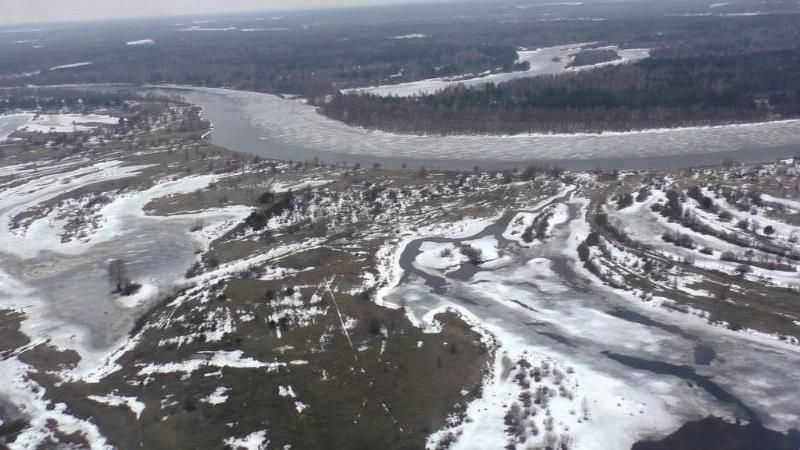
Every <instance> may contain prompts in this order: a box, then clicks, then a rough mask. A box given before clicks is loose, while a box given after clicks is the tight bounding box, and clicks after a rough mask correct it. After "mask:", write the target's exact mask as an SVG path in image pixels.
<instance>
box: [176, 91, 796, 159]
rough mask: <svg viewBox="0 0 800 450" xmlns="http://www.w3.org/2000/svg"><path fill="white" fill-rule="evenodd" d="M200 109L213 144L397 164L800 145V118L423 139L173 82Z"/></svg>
mask: <svg viewBox="0 0 800 450" xmlns="http://www.w3.org/2000/svg"><path fill="white" fill-rule="evenodd" d="M163 92H167V93H171V94H173V95H174V94H179V95H181V96H183V97H184V98H185V99H186V100H187V101H189V102H191V103H194V104H196V105H199V106H200V107H202V108H203V113H204V115H205V117H206V118H208V119H209V120H210V121H211V122H212V123H213V125H214V130H213V132H212V133H211V139H212V141H213V142H214V143H216V144H219V145H222V146H224V147H228V148H230V149H232V150H238V151H242V152H246V153H251V154H255V155H259V156H262V157H265V158H275V159H283V160H294V161H313V160H314V159H315V158H317V159H319V160H321V161H324V162H328V163H336V162H346V163H349V164H355V163H359V164H361V165H364V166H371V165H373V164H375V163H378V164H381V165H382V166H384V167H394V168H399V167H401V166H402V165H404V164H405V165H406V166H408V167H412V168H417V167H420V166H425V167H427V168H441V169H457V170H464V169H472V168H473V167H474V166H479V167H481V168H484V169H491V168H513V167H520V168H521V167H523V166H524V165H525V164H527V163H536V164H542V165H551V166H559V167H562V168H566V169H574V170H591V169H595V168H604V169H612V168H616V169H645V168H656V169H673V168H686V167H696V166H700V165H713V164H720V163H722V162H723V161H725V160H728V159H732V160H736V161H740V162H763V161H770V160H775V159H782V158H788V157H792V156H794V155H795V154H797V152H798V149H800V120H788V121H781V122H768V123H761V124H745V125H730V126H719V127H698V128H678V129H665V130H651V131H641V132H630V133H604V134H572V135H514V136H482V135H475V136H417V135H400V134H392V133H386V132H382V131H370V130H365V129H362V128H356V127H351V126H348V125H345V124H343V123H341V122H338V121H335V120H332V119H329V118H327V117H325V116H323V115H321V114H318V113H317V112H316V110H315V108H314V107H313V106H310V105H308V104H307V103H306V102H304V101H303V100H301V99H289V98H282V97H278V96H275V95H271V94H263V93H257V92H248V91H235V90H225V89H210V88H180V89H177V88H173V89H169V90H164V91H163Z"/></svg>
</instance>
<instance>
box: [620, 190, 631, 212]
mask: <svg viewBox="0 0 800 450" xmlns="http://www.w3.org/2000/svg"><path fill="white" fill-rule="evenodd" d="M632 204H633V195H631V194H630V193H626V194H622V195H620V196H619V199H618V200H617V209H625V208H627V207H628V206H631V205H632Z"/></svg>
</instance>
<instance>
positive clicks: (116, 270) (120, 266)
mask: <svg viewBox="0 0 800 450" xmlns="http://www.w3.org/2000/svg"><path fill="white" fill-rule="evenodd" d="M108 282H109V283H111V285H112V286H115V290H114V292H123V291H125V290H126V289H127V288H128V286H129V285H130V283H131V280H130V278H129V277H128V267H127V266H126V264H125V260H123V259H119V258H118V259H112V260H111V262H109V263H108Z"/></svg>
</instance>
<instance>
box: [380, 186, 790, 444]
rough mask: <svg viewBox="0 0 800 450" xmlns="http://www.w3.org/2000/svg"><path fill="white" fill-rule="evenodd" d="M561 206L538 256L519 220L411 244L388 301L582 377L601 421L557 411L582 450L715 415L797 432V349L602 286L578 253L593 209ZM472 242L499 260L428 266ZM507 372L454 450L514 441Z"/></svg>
mask: <svg viewBox="0 0 800 450" xmlns="http://www.w3.org/2000/svg"><path fill="white" fill-rule="evenodd" d="M556 203H561V204H562V205H563V206H561V208H562V211H565V214H564V221H563V222H561V223H560V224H558V225H556V226H555V227H554V229H553V231H552V234H553V236H552V237H551V238H549V239H548V240H547V241H546V242H544V243H538V244H535V245H533V246H531V247H523V246H521V245H519V244H518V243H517V242H516V241H512V240H509V239H506V238H505V237H504V232H505V230H506V229H507V227H508V224H509V222H510V220H511V218H512V217H514V215H513V214H506V215H505V216H504V217H503V218H501V219H500V220H498V221H496V222H494V223H493V224H490V225H489V226H487V227H486V228H485V229H483V230H482V231H480V232H479V233H477V234H473V235H470V236H458V237H457V238H446V237H444V238H443V237H439V238H422V239H418V240H415V241H411V242H409V243H408V244H407V245H406V246H405V249H404V251H403V254H402V255H401V257H400V261H399V263H400V266H401V267H402V269H403V270H404V275H403V278H402V279H401V281H400V283H399V284H398V286H397V287H396V288H395V289H393V290H392V291H391V292H390V293H388V295H387V296H386V297H385V300H386V301H387V302H389V303H393V304H397V305H405V306H406V307H407V308H408V310H409V311H410V314H411V315H413V316H415V317H416V318H417V319H418V320H420V321H421V322H422V323H423V325H429V324H430V323H431V321H432V319H433V315H434V314H435V313H436V312H437V311H442V310H443V309H446V308H455V309H457V310H459V311H461V312H462V313H463V314H465V315H467V317H471V318H473V319H474V320H475V321H476V323H479V324H480V326H482V327H485V328H486V329H487V330H489V331H490V332H491V333H492V334H494V335H495V336H497V339H498V355H508V356H509V357H510V359H511V360H512V361H517V360H518V359H519V358H521V357H523V356H524V357H526V358H528V360H529V361H531V363H532V364H533V365H534V366H535V365H536V364H537V361H539V362H540V361H543V360H551V361H558V362H562V363H564V364H567V365H569V366H570V367H573V368H575V377H576V378H577V382H576V383H575V385H576V386H579V387H578V388H576V398H580V397H581V396H586V398H587V399H588V403H589V404H590V405H591V406H590V408H593V409H594V412H593V416H592V417H595V419H592V420H589V421H581V420H577V421H576V420H575V415H574V409H577V408H575V407H572V408H574V409H573V410H572V412H569V411H570V406H563V405H559V404H553V405H551V407H550V408H551V410H552V415H553V417H554V418H555V421H556V423H558V424H561V427H562V428H563V429H565V430H567V432H569V433H575V435H576V436H577V437H578V440H577V441H576V442H575V444H576V445H575V447H574V448H581V449H584V448H630V446H631V444H632V443H633V442H634V441H636V440H637V439H642V438H644V437H651V436H664V435H666V434H669V433H671V432H673V431H674V430H676V429H677V428H678V427H679V426H680V425H681V424H683V423H684V422H686V421H690V420H698V419H701V418H704V417H706V416H708V415H716V416H722V417H727V418H728V419H729V420H734V419H735V420H741V421H743V422H746V423H750V424H751V427H750V428H748V430H749V431H748V432H751V433H753V434H752V436H753V437H755V436H756V435H757V433H759V432H761V431H760V430H763V429H762V428H761V426H762V424H763V425H764V426H767V427H770V428H775V429H779V430H782V431H783V430H786V429H787V428H797V426H798V424H800V403H798V401H797V395H796V389H795V385H796V382H795V381H793V380H794V378H795V377H796V374H797V373H798V371H800V352H798V350H797V348H792V346H788V345H783V344H782V343H779V342H772V341H769V340H766V339H760V338H756V337H753V336H749V335H746V334H737V333H734V332H731V331H729V330H725V329H723V328H720V327H714V326H711V325H708V324H707V323H705V321H704V320H703V319H699V318H697V317H695V316H691V315H686V314H681V313H675V312H672V313H670V312H667V311H666V310H664V309H661V308H655V307H653V306H650V305H648V304H646V303H643V302H641V301H640V300H639V299H631V298H628V297H623V296H621V295H618V294H616V293H615V292H613V291H611V290H610V289H608V288H606V287H604V286H601V285H598V284H597V283H595V282H593V281H590V280H589V277H587V276H586V274H584V273H583V272H584V271H583V270H582V269H580V268H578V267H576V264H575V261H574V259H573V257H572V256H570V251H569V250H568V249H570V248H573V249H574V247H575V246H576V245H577V241H576V239H578V236H577V234H580V232H581V230H583V229H584V228H585V224H584V223H583V222H582V219H581V217H582V209H583V208H585V205H586V203H585V202H584V201H582V200H580V199H578V200H571V199H569V198H568V197H565V198H562V199H559V200H556ZM465 243H467V244H470V245H473V246H479V247H481V248H483V250H484V251H483V254H484V255H488V256H489V258H488V259H489V261H487V262H484V263H482V264H480V265H479V266H475V265H472V264H470V263H465V264H462V265H461V266H457V267H458V268H457V269H453V268H452V267H450V268H448V269H444V270H435V269H433V270H432V269H431V268H430V265H429V266H425V261H430V260H431V259H430V258H432V257H433V258H435V255H437V254H438V248H435V249H434V250H433V252H432V254H433V256H430V253H431V252H429V256H428V257H427V258H428V259H423V258H421V257H420V255H421V252H422V251H424V250H425V249H426V248H428V249H429V250H430V249H431V248H432V247H435V246H442V245H448V244H452V245H456V246H458V245H463V244H465ZM498 359H500V358H499V357H498ZM502 370H503V369H502V367H501V365H500V364H497V365H496V370H495V373H494V379H493V380H492V381H491V382H489V384H488V385H487V386H486V388H485V389H486V390H485V392H484V398H483V399H482V400H480V401H478V402H476V404H474V405H472V406H471V407H470V410H469V411H468V414H469V415H470V417H471V418H472V421H471V422H468V423H466V424H465V425H464V426H463V428H462V430H461V431H462V433H463V434H462V438H461V439H459V441H458V442H457V444H456V445H455V446H454V447H453V448H456V449H458V448H474V445H475V444H476V443H480V442H484V441H485V442H486V443H487V444H488V443H489V442H502V441H503V439H504V437H505V433H506V427H505V413H506V407H507V406H508V405H510V403H512V402H513V401H515V400H516V399H517V394H518V392H516V391H514V390H513V389H511V388H510V387H509V386H513V385H514V383H512V382H510V381H506V380H503V379H502V375H501V372H502ZM562 384H563V383H562ZM566 384H568V385H569V384H570V382H566ZM576 403H577V402H576ZM707 438H708V436H694V437H693V438H692V439H694V440H697V441H702V440H703V439H707ZM532 439H535V438H532ZM571 448H572V447H571Z"/></svg>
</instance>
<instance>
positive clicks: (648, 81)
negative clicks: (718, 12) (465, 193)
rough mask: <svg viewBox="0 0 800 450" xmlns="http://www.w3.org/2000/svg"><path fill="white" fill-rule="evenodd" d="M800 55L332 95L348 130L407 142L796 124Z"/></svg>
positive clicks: (332, 110) (331, 111) (652, 62)
mask: <svg viewBox="0 0 800 450" xmlns="http://www.w3.org/2000/svg"><path fill="white" fill-rule="evenodd" d="M798 73H800V50H783V51H775V52H760V53H754V54H749V55H739V56H704V57H689V58H679V59H673V58H653V59H647V60H644V61H642V62H640V63H637V64H627V65H619V66H612V67H605V68H600V69H595V70H592V71H587V72H578V73H567V74H562V75H558V76H548V77H536V78H527V79H520V80H514V81H511V82H508V83H503V84H500V85H494V84H489V85H485V86H478V87H472V88H465V87H463V86H456V87H453V88H450V89H447V90H445V91H443V92H440V93H437V94H433V95H426V96H421V97H407V98H397V97H385V98H382V97H377V96H368V95H362V96H355V95H337V96H335V97H333V98H332V99H331V100H330V101H329V102H327V103H325V104H322V105H320V109H321V111H322V112H324V113H325V114H326V115H328V116H330V117H333V118H336V119H338V120H342V121H344V122H347V123H349V124H352V125H359V126H363V127H368V128H379V129H384V130H390V131H396V132H411V133H432V134H451V133H499V134H511V133H529V132H564V133H566V132H599V131H603V130H616V131H624V130H632V129H643V128H659V127H674V126H693V125H708V124H721V123H736V122H750V121H758V120H767V119H777V118H783V117H797V116H800V80H798V78H797V74H798Z"/></svg>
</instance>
